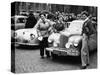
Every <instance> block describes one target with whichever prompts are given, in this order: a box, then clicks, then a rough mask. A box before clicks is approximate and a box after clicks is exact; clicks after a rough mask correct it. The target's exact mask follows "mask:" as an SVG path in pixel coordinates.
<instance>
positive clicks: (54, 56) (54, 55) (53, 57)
mask: <svg viewBox="0 0 100 75" xmlns="http://www.w3.org/2000/svg"><path fill="white" fill-rule="evenodd" d="M51 58H52V60H54V59H56V58H57V55H56V54H54V53H53V52H51Z"/></svg>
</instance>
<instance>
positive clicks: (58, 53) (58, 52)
mask: <svg viewBox="0 0 100 75" xmlns="http://www.w3.org/2000/svg"><path fill="white" fill-rule="evenodd" d="M53 53H54V54H57V55H59V56H60V55H63V56H66V55H67V53H66V52H63V51H56V50H54V51H53Z"/></svg>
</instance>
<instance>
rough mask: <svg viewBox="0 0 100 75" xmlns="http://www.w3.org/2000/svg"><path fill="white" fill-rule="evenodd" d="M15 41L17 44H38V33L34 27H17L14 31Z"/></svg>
mask: <svg viewBox="0 0 100 75" xmlns="http://www.w3.org/2000/svg"><path fill="white" fill-rule="evenodd" d="M15 43H17V44H18V45H30V46H37V45H39V40H38V34H37V31H36V29H35V28H29V29H19V30H16V31H15Z"/></svg>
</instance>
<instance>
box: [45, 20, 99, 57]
mask: <svg viewBox="0 0 100 75" xmlns="http://www.w3.org/2000/svg"><path fill="white" fill-rule="evenodd" d="M83 23H84V21H82V20H75V21H72V22H71V23H70V26H69V28H67V29H65V30H64V31H61V32H60V33H53V34H51V35H50V36H49V38H48V42H49V43H51V45H50V46H51V47H48V48H46V50H47V51H49V52H50V54H51V56H52V57H53V58H55V56H57V55H58V56H80V50H81V47H82V35H81V33H82V27H83ZM55 36H56V37H55ZM88 44H89V48H90V51H92V50H96V48H97V33H94V34H92V35H90V37H89V40H88Z"/></svg>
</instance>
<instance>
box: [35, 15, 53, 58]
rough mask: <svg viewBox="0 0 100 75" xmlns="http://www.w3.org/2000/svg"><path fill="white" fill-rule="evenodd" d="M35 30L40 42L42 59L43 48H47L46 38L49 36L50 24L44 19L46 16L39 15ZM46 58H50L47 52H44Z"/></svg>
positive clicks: (42, 56)
mask: <svg viewBox="0 0 100 75" xmlns="http://www.w3.org/2000/svg"><path fill="white" fill-rule="evenodd" d="M39 16H40V19H39V20H38V22H37V24H36V25H35V28H36V29H37V32H38V39H39V40H40V56H41V58H44V48H46V47H48V36H49V34H50V30H51V26H52V22H51V21H50V20H48V19H46V15H45V14H44V13H41V14H40V15H39ZM46 55H47V57H50V55H49V52H48V51H46Z"/></svg>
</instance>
